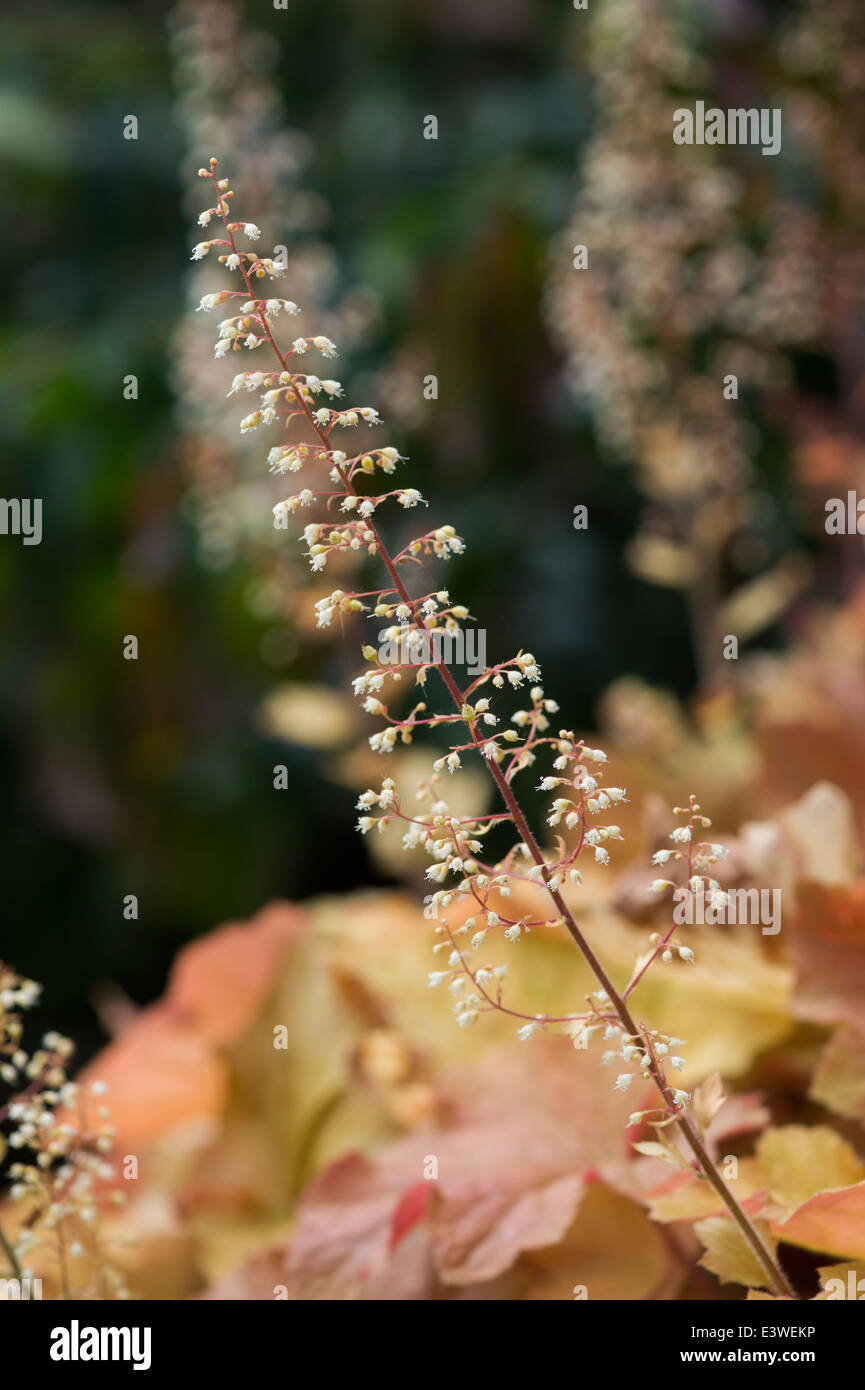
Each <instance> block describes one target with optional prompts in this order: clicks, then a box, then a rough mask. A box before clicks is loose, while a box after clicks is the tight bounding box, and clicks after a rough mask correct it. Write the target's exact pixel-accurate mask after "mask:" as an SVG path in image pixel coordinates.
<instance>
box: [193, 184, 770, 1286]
mask: <svg viewBox="0 0 865 1390" xmlns="http://www.w3.org/2000/svg"><path fill="white" fill-rule="evenodd" d="M209 177H210V178H211V179H212V181H213V185H214V191H215V194H216V208H217V210H218V212H219V216H220V218H221V221H222V223H223V226H224V228H225V235H226V238H227V240H228V243H229V245H230V246H231V250H232V253H233V254H234V255H237V256H238V262H239V269H240V272H241V275H242V276H243V280H244V283H245V285H246V289H247V292H248V294H249V298H250V299H251V300H253V301H254V302H255V306H256V316H257V317H258V319H259V322H260V324H261V327H262V331H263V333H264V336H265V337H266V338H267V340H268V342H269V343H270V346H271V348H272V349H273V352H274V353H275V355H276V358H277V361H278V362H279V364H280V367H281V369H282V371H283V372H286V373H288V375H289V376H290V377H291V378H292V381H294V379H295V374H294V373H292V372H291V370H290V368H289V366H288V362H287V358H286V355H285V354H283V353H282V352H281V351H280V348H279V346H278V344H277V342H276V339H275V338H274V336H273V333H272V331H271V327H270V324H269V323H268V321H267V316H266V313H265V311H264V310H263V309H262V308H261V307H260V304H261V301H260V299H259V297H258V296H257V295H256V293H255V290H254V287H253V284H252V279H251V277H250V275H249V272H248V270H247V268H246V265H245V263H244V260H243V258H242V257H241V256H239V255H238V252H237V247H236V245H235V240H234V233H233V231H232V230H231V227H230V225H229V219H228V204H227V201H226V200H225V199H224V197H223V193H222V190H221V189H220V187H219V179H218V176H217V174H216V172H215V167H214V166H213V165H212V164H211V168H210V173H209ZM293 394H294V398H295V400H296V401H297V402H298V403H299V405H300V408H301V410H302V412H303V414H304V415H305V417H306V419H307V421H308V423H309V425H310V427H311V429H312V430H313V431H314V433H315V434H316V436H317V437H318V439H319V441H320V443H321V444H322V445H323V446H324V448H325V450H327V451H328V452H330V451H331V444H330V440H329V438H328V435H327V433H326V432H325V431H324V430H323V429H322V428H321V426H320V425H319V424H318V422H317V421H316V419H315V417H314V415H313V412H312V409H311V407H310V406H309V404H308V402H307V401H306V400H305V398H304V394H303V393H302V392H301V391H300V390H299V389H297V388H295V389H294V392H293ZM336 470H337V473H338V475H339V478H340V481H341V483H342V484H343V486H344V487H345V489H346V492H347V493H348V494H349V495H351V496H358V493H357V491H356V489H355V487H354V485H353V483H352V481H351V479H350V478H349V476H348V474H347V473H346V471H345V469H344V468H343V467H341V466H340V465H339V464H337V465H336ZM367 526H368V528H369V531H370V532H371V534H372V536H373V538H374V546H375V553H376V554H377V555H378V556H380V558H381V560H382V563H383V564H384V567H385V569H386V570H387V572H388V575H389V577H390V580H391V583H392V584H393V587H394V591H395V592H396V593H397V594H398V595H399V597H400V598H401V600H402V601H403V603H405V604H407V605H408V607H409V608H410V609H411V610H412V612H413V614H414V618H415V622H416V623H417V625H418V627H419V628H421V629H422V630H423V631H424V632H429V631H430V630H431V629H430V628H429V625H428V623H427V621H426V619H425V618H424V616H423V614H422V613H421V612H420V611H419V610H418V609H417V607H416V605H415V602H414V600H413V599H412V598H411V596H410V594H409V592H408V590H407V589H406V587H405V585H404V583H403V581H402V578H401V576H400V574H399V570H398V567H397V564H396V562H395V560H394V559H393V557H392V556H391V554H390V551H389V550H388V548H387V546H386V545H385V543H384V541H383V540H382V538H381V535H380V534H379V531H378V528H377V527H376V525H375V523H374V521H373V520H372V518H369V519H368V521H367ZM436 670H437V671H438V672H439V674H440V675H441V678H442V680H443V681H444V683H445V686H446V687H447V690H448V693H449V694H450V696H451V698H452V699H453V702H454V704H455V706H456V708H457V711H460V710H462V708H463V705H464V696H463V692H462V691H461V690H460V688H459V686H458V684H457V682H456V680H455V679H454V676H453V674H452V673H451V671H450V670H449V669H448V666H447V665H446V664H445V663H441V664H439V663H437V664H436ZM467 727H468V730H469V733H470V735H471V738H472V741H473V743H474V744H475V746H476V747H477V749H478V751H479V752H480V753H481V758H482V761H483V762H484V763H485V765H486V766H487V767H488V768H489V771H490V773H491V775H492V777H493V780H494V781H495V784H496V787H497V788H498V791H499V793H500V795H501V797H502V800H503V801H504V804H505V806H506V807H507V809H508V812H509V814H510V817H511V819H512V821H513V823H514V826H515V828H516V830H517V833H518V834H519V836H520V838H521V840H522V842H523V844H524V845H525V847H526V849H527V850H528V853H529V855H530V856H531V858H532V860H533V861H534V863H535V864H536V865H537V866H538V868H539V869H540V870H541V873H542V875H543V877H544V879H545V882H544V887H545V889H546V891H547V892H548V893H549V895H550V897H551V899H552V901H553V903H554V904H555V908H556V911H557V913H558V914H559V916H560V917H561V919H562V921H563V922H564V924H565V927H566V928H567V930H568V932H569V933H570V936H571V938H572V940H573V941H574V943H575V945H576V946H577V948H578V950H579V951H580V953H581V955H582V956H583V959H584V960H585V961H586V963H587V965H588V966H589V968H590V970H591V971H592V973H593V974H594V976H595V978H596V979H597V981H598V984H599V985H600V986H601V988H602V989H603V990H604V991H605V992H606V994H607V996H608V999H609V1001H610V1005H611V1007H612V1009H613V1010H614V1011H615V1013H616V1014H617V1015H618V1018H619V1019H620V1021H621V1023H622V1026H623V1028H624V1030H625V1032H626V1033H627V1034H628V1035H629V1036H631V1037H633V1038H637V1037H643V1036H644V1034H643V1030H641V1029H640V1027H639V1026H638V1025H637V1023H636V1022H635V1020H634V1018H633V1016H632V1014H631V1012H630V1010H629V1008H628V1006H627V1004H626V1003H625V1000H624V999H623V997H622V995H621V994H620V993H619V991H618V990H617V989H616V987H615V985H614V984H613V982H612V980H611V979H610V977H609V975H608V974H607V972H606V970H605V969H604V967H603V965H602V964H601V962H600V960H599V959H598V957H597V956H596V954H595V952H594V951H593V950H592V947H591V946H590V945H589V942H588V941H587V939H586V937H585V936H584V935H583V932H582V931H581V929H580V927H579V925H578V923H577V921H576V919H575V918H574V916H573V913H572V912H571V910H570V908H569V907H568V905H567V903H566V902H565V901H564V898H563V897H562V895H561V893H560V892H559V890H558V889H557V888H552V887H551V886H550V884H549V882H547V881H546V879H547V878H548V870H547V867H546V863H545V860H544V855H543V852H542V850H541V848H540V845H539V844H538V842H537V839H536V838H535V836H534V834H533V832H532V830H531V829H530V827H529V824H528V822H527V820H526V818H525V815H524V814H523V812H522V810H521V808H520V805H519V802H518V801H517V798H516V796H515V795H514V792H513V789H512V787H511V785H510V783H509V782H508V780H507V778H506V777H505V775H504V773H503V772H502V770H501V768H500V767H499V766H498V764H497V763H495V762H494V761H491V760H490V759H488V758H486V757H484V756H483V753H482V743H481V740H480V738H479V736H478V732H477V729H476V727H475V725H474V724H473V723H471V722H467ZM647 1052H648V1055H649V1058H650V1063H649V1068H648V1072H649V1075H650V1076H651V1078H652V1080H653V1082H654V1084H655V1086H656V1087H657V1089H658V1092H659V1093H660V1095H661V1097H662V1098H663V1101H664V1104H665V1106H666V1107H667V1108H668V1109H669V1110H670V1111H671V1112H674V1111H676V1109H677V1108H678V1107H677V1106H676V1103H675V1101H674V1099H673V1096H672V1093H671V1091H670V1088H669V1086H668V1085H667V1082H666V1080H665V1079H664V1075H663V1073H662V1071H661V1068H660V1066H659V1064H658V1061H657V1058H656V1057H655V1056H654V1053H653V1052H652V1049H651V1048H650V1047H647ZM676 1125H677V1126H678V1129H679V1133H680V1134H681V1135H682V1138H683V1139H684V1141H685V1143H686V1144H687V1145H688V1147H689V1148H690V1150H691V1152H692V1153H693V1155H694V1157H695V1159H696V1161H697V1164H698V1166H699V1168H700V1171H701V1173H702V1176H703V1177H704V1178H705V1179H706V1181H707V1182H708V1183H709V1184H710V1185H711V1186H712V1187H713V1188H714V1190H715V1192H716V1193H717V1194H718V1197H719V1198H720V1200H721V1202H722V1203H723V1204H724V1206H725V1207H726V1208H727V1210H728V1211H729V1212H730V1215H731V1217H732V1219H733V1220H734V1221H735V1223H736V1225H737V1227H738V1228H739V1230H740V1232H741V1233H742V1236H743V1237H744V1239H745V1240H746V1242H747V1243H748V1245H749V1246H750V1248H751V1250H752V1251H753V1253H754V1255H755V1257H756V1259H757V1260H758V1261H759V1263H760V1265H761V1267H762V1268H763V1270H765V1273H766V1277H767V1281H768V1286H769V1287H770V1288H771V1289H772V1290H773V1292H775V1293H776V1294H778V1295H780V1296H782V1297H784V1298H794V1299H795V1298H796V1297H797V1294H796V1292H795V1290H794V1289H793V1288H792V1286H791V1285H790V1283H789V1281H788V1279H787V1276H786V1275H785V1273H784V1271H783V1270H782V1268H781V1266H780V1264H779V1263H778V1261H777V1260H776V1259H775V1257H774V1256H773V1254H772V1252H771V1250H770V1249H769V1247H768V1246H767V1245H766V1243H765V1241H764V1240H763V1239H762V1238H761V1236H760V1233H759V1231H758V1230H757V1229H756V1227H755V1226H754V1224H753V1222H752V1221H751V1220H750V1218H749V1217H748V1215H747V1213H746V1212H745V1211H744V1210H743V1208H742V1207H741V1205H740V1204H739V1202H738V1201H737V1200H736V1198H735V1197H734V1196H733V1193H732V1192H731V1191H730V1189H729V1188H728V1186H727V1184H726V1183H725V1182H724V1180H723V1178H722V1177H721V1176H720V1174H719V1173H718V1172H717V1170H716V1168H715V1166H714V1164H713V1162H712V1159H711V1157H710V1155H709V1153H708V1151H707V1150H706V1147H705V1145H704V1143H703V1141H702V1139H701V1138H700V1135H699V1133H698V1131H697V1129H696V1127H695V1125H694V1124H693V1123H692V1121H691V1120H690V1119H689V1117H688V1116H687V1115H686V1114H681V1115H679V1116H678V1117H677V1119H676Z"/></svg>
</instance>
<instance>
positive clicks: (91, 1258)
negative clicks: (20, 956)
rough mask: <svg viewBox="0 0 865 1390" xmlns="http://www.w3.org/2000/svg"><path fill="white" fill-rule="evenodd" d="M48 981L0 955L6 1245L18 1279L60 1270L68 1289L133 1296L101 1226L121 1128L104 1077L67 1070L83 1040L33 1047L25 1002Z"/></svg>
mask: <svg viewBox="0 0 865 1390" xmlns="http://www.w3.org/2000/svg"><path fill="white" fill-rule="evenodd" d="M39 994H40V987H39V985H37V984H35V983H34V982H33V981H32V980H26V979H22V978H21V977H20V976H18V975H16V973H15V972H14V971H13V970H12V969H11V968H10V967H9V966H8V965H4V964H3V963H2V962H0V1081H2V1083H3V1084H4V1086H5V1088H6V1090H7V1092H8V1096H7V1099H6V1100H5V1102H4V1103H3V1104H2V1105H0V1121H4V1122H6V1125H5V1127H6V1131H7V1140H6V1142H7V1144H8V1147H9V1150H10V1154H9V1158H10V1159H11V1161H10V1162H9V1164H8V1173H9V1178H10V1179H11V1187H10V1190H9V1196H10V1197H11V1199H12V1212H13V1220H14V1222H15V1231H14V1234H12V1235H7V1234H6V1223H5V1221H4V1223H3V1230H0V1250H2V1254H3V1255H5V1257H6V1263H7V1264H8V1266H9V1268H8V1270H7V1271H4V1273H6V1274H8V1275H11V1276H14V1277H15V1278H18V1279H34V1278H45V1277H46V1276H47V1277H49V1278H51V1279H52V1281H53V1282H55V1283H56V1285H57V1287H58V1289H59V1291H60V1293H61V1295H62V1297H64V1298H73V1297H74V1298H87V1297H96V1298H103V1299H104V1298H116V1299H124V1298H127V1297H128V1296H129V1294H128V1290H127V1287H126V1283H125V1280H124V1278H123V1276H122V1274H121V1273H120V1272H119V1271H118V1270H117V1269H116V1268H115V1267H114V1265H113V1264H112V1263H111V1260H110V1258H109V1255H108V1253H107V1251H106V1248H105V1245H106V1243H105V1241H104V1240H103V1238H102V1236H101V1232H100V1217H101V1215H102V1213H103V1210H104V1208H105V1207H106V1205H114V1204H118V1203H121V1202H122V1201H123V1200H124V1199H123V1194H122V1193H121V1192H119V1191H117V1190H116V1188H115V1187H114V1186H113V1184H114V1182H115V1180H116V1176H117V1174H116V1169H115V1166H114V1164H113V1163H112V1162H111V1154H112V1151H113V1148H114V1129H113V1127H112V1125H111V1115H110V1111H109V1109H108V1108H107V1106H106V1103H105V1100H104V1094H105V1091H106V1089H107V1088H106V1087H105V1085H104V1083H101V1082H98V1081H97V1082H92V1083H91V1084H90V1086H89V1087H87V1088H86V1089H85V1088H84V1087H82V1086H80V1085H78V1084H77V1083H76V1082H74V1081H71V1080H70V1079H69V1076H68V1067H69V1061H70V1058H71V1057H72V1054H73V1053H74V1050H75V1045H74V1043H73V1042H71V1040H70V1039H69V1038H65V1037H62V1036H61V1035H60V1034H59V1033H54V1032H49V1033H46V1034H45V1036H44V1037H43V1038H42V1041H41V1045H40V1046H39V1047H37V1048H35V1049H33V1050H32V1051H28V1050H27V1049H26V1048H25V1046H24V1044H23V1037H24V1024H23V1020H22V1018H21V1012H22V1011H24V1010H27V1009H29V1008H32V1007H33V1005H34V1004H36V1003H37V1002H38V999H39Z"/></svg>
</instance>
